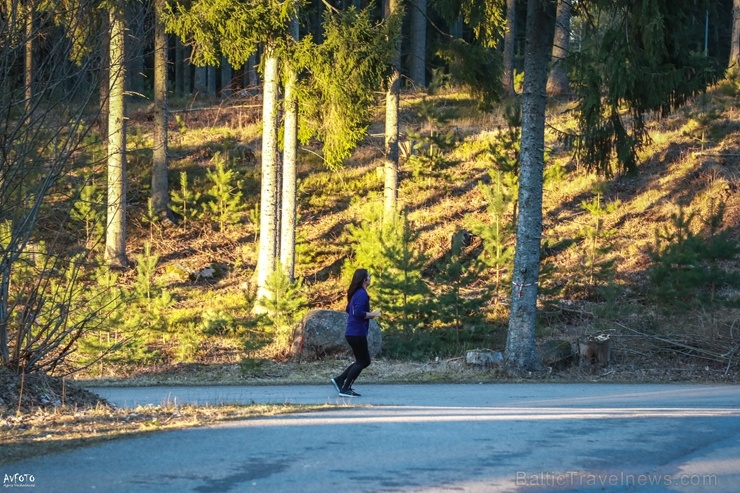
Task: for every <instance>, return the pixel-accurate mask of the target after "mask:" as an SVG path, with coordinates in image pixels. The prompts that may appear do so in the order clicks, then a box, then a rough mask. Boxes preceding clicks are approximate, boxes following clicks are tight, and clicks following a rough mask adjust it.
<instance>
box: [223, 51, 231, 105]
mask: <svg viewBox="0 0 740 493" xmlns="http://www.w3.org/2000/svg"><path fill="white" fill-rule="evenodd" d="M232 89H233V87H232V86H231V65H230V64H229V61H228V60H227V59H226V57H221V97H222V98H230V97H231V93H232Z"/></svg>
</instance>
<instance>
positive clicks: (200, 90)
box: [193, 66, 208, 97]
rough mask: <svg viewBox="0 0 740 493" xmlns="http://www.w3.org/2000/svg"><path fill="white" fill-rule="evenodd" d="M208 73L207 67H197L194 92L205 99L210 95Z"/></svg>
mask: <svg viewBox="0 0 740 493" xmlns="http://www.w3.org/2000/svg"><path fill="white" fill-rule="evenodd" d="M207 75H208V71H207V70H206V67H198V66H196V67H195V75H194V77H193V92H194V93H196V94H197V95H198V96H201V97H204V96H206V95H207V94H208V84H207V81H206V78H207Z"/></svg>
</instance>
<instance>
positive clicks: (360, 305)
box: [344, 288, 370, 337]
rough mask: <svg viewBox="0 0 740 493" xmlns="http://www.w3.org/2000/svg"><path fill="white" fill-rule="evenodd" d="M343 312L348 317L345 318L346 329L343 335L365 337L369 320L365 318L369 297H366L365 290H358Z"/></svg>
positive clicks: (368, 310) (368, 307)
mask: <svg viewBox="0 0 740 493" xmlns="http://www.w3.org/2000/svg"><path fill="white" fill-rule="evenodd" d="M345 311H346V312H347V314H348V315H349V316H348V317H347V329H346V330H345V331H344V335H346V336H365V337H367V332H368V330H369V329H370V319H369V318H365V317H366V316H367V314H368V313H369V312H370V296H368V294H367V291H365V288H360V289H358V290H357V291H356V292H355V294H354V295H352V299H351V300H350V301H349V303H348V304H347V308H346V310H345Z"/></svg>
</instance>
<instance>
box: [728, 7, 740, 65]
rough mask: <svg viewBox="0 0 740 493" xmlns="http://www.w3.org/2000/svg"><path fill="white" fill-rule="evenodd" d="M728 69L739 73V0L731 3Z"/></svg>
mask: <svg viewBox="0 0 740 493" xmlns="http://www.w3.org/2000/svg"><path fill="white" fill-rule="evenodd" d="M729 69H730V70H731V71H733V72H735V73H736V74H738V73H740V0H734V1H733V3H732V40H731V41H730V63H729Z"/></svg>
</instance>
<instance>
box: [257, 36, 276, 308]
mask: <svg viewBox="0 0 740 493" xmlns="http://www.w3.org/2000/svg"><path fill="white" fill-rule="evenodd" d="M264 56H265V70H264V86H263V87H264V89H263V92H262V98H263V101H262V125H263V126H262V184H261V191H260V241H259V253H258V258H257V299H258V300H259V299H264V298H266V297H267V296H268V295H269V293H268V290H267V289H266V284H267V278H268V277H269V276H270V274H272V273H273V272H275V266H276V262H277V260H276V247H277V219H278V215H277V186H278V183H277V179H278V163H277V157H278V154H277V148H278V136H277V109H278V106H277V103H278V58H277V55H276V54H275V48H274V47H272V46H270V45H269V44H268V45H267V46H266V47H265V54H264Z"/></svg>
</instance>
